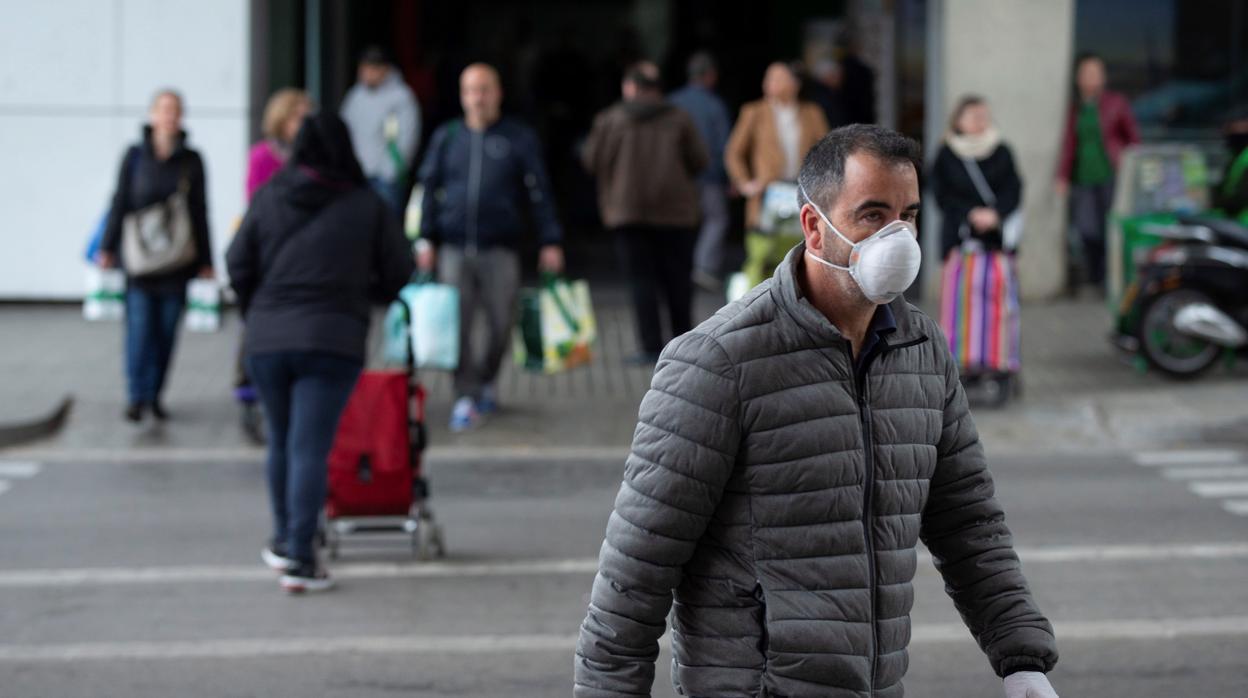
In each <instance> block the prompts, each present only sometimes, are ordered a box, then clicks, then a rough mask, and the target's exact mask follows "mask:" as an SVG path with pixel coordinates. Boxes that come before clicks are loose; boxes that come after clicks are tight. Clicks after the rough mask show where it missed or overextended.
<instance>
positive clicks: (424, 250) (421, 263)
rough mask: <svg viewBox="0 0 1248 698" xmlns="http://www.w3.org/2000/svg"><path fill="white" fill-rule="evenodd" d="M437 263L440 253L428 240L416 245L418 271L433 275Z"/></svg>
mask: <svg viewBox="0 0 1248 698" xmlns="http://www.w3.org/2000/svg"><path fill="white" fill-rule="evenodd" d="M422 243H423V244H422ZM437 261H438V253H437V252H436V251H435V249H434V247H433V245H431V244H429V241H428V240H420V241H418V242H417V243H416V269H417V270H418V271H421V272H424V273H432V272H433V265H434V264H436V263H437Z"/></svg>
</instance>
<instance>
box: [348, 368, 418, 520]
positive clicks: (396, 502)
mask: <svg viewBox="0 0 1248 698" xmlns="http://www.w3.org/2000/svg"><path fill="white" fill-rule="evenodd" d="M407 400H408V374H407V373H406V372H405V371H365V372H363V373H362V374H360V380H359V382H358V383H357V384H356V386H355V390H354V392H352V393H351V398H350V400H349V401H348V402H347V407H346V409H345V410H344V411H343V413H342V418H341V419H340V420H339V422H338V432H337V435H336V436H335V438H334V446H333V448H332V449H331V450H330V452H329V496H328V498H327V501H326V504H325V514H326V516H327V517H328V518H330V519H336V518H341V517H355V516H407V515H408V513H409V510H410V508H411V505H412V479H413V477H414V476H415V474H416V473H415V472H414V468H413V465H414V463H413V461H412V455H413V453H412V446H413V444H411V442H410V438H409V431H408V412H407V409H408V403H407Z"/></svg>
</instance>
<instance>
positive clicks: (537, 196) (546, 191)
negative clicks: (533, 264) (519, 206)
mask: <svg viewBox="0 0 1248 698" xmlns="http://www.w3.org/2000/svg"><path fill="white" fill-rule="evenodd" d="M519 140H520V146H521V147H520V148H519V152H520V158H521V160H522V162H521V166H522V167H523V171H524V188H525V191H527V192H528V194H529V210H530V211H531V213H532V216H533V222H534V223H535V224H536V226H537V237H538V242H539V243H540V244H542V245H558V244H561V243H562V242H563V228H562V227H561V226H560V225H559V214H558V212H557V211H556V210H555V198H554V191H553V190H552V189H551V186H550V177H548V176H547V174H546V163H544V162H543V161H542V148H541V144H540V143H539V142H538V140H537V135H536V134H534V133H533V131H532V130H531V129H528V128H524V129H522V130H521V133H520V137H519Z"/></svg>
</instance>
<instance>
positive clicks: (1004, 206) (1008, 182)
mask: <svg viewBox="0 0 1248 698" xmlns="http://www.w3.org/2000/svg"><path fill="white" fill-rule="evenodd" d="M1001 153H1002V158H1003V159H1004V161H1005V162H1004V164H1003V165H1002V168H1001V172H1002V174H1001V176H1000V177H999V178H998V180H997V181H996V182H993V183H992V192H993V194H995V195H996V197H997V215H999V216H1000V217H1001V219H1002V220H1005V219H1006V218H1007V217H1008V216H1009V215H1010V214H1012V213H1014V212H1015V211H1017V210H1018V207H1019V206H1021V205H1022V203H1023V180H1022V179H1021V178H1020V177H1019V176H1018V167H1017V166H1016V165H1015V163H1014V154H1013V153H1012V152H1010V149H1009V147H1008V146H1004V145H1003V146H1001Z"/></svg>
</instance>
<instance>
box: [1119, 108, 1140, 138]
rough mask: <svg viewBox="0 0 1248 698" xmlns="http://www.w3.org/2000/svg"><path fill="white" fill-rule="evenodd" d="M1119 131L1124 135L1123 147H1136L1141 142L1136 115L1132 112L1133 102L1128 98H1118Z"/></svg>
mask: <svg viewBox="0 0 1248 698" xmlns="http://www.w3.org/2000/svg"><path fill="white" fill-rule="evenodd" d="M1118 103H1119V107H1118V130H1119V131H1120V132H1121V134H1122V145H1123V146H1124V147H1126V146H1128V145H1135V144H1136V143H1139V142H1140V127H1139V126H1138V125H1137V124H1136V123H1135V114H1134V113H1133V112H1132V111H1131V102H1130V100H1128V99H1127V98H1126V97H1124V96H1122V95H1119V97H1118Z"/></svg>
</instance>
